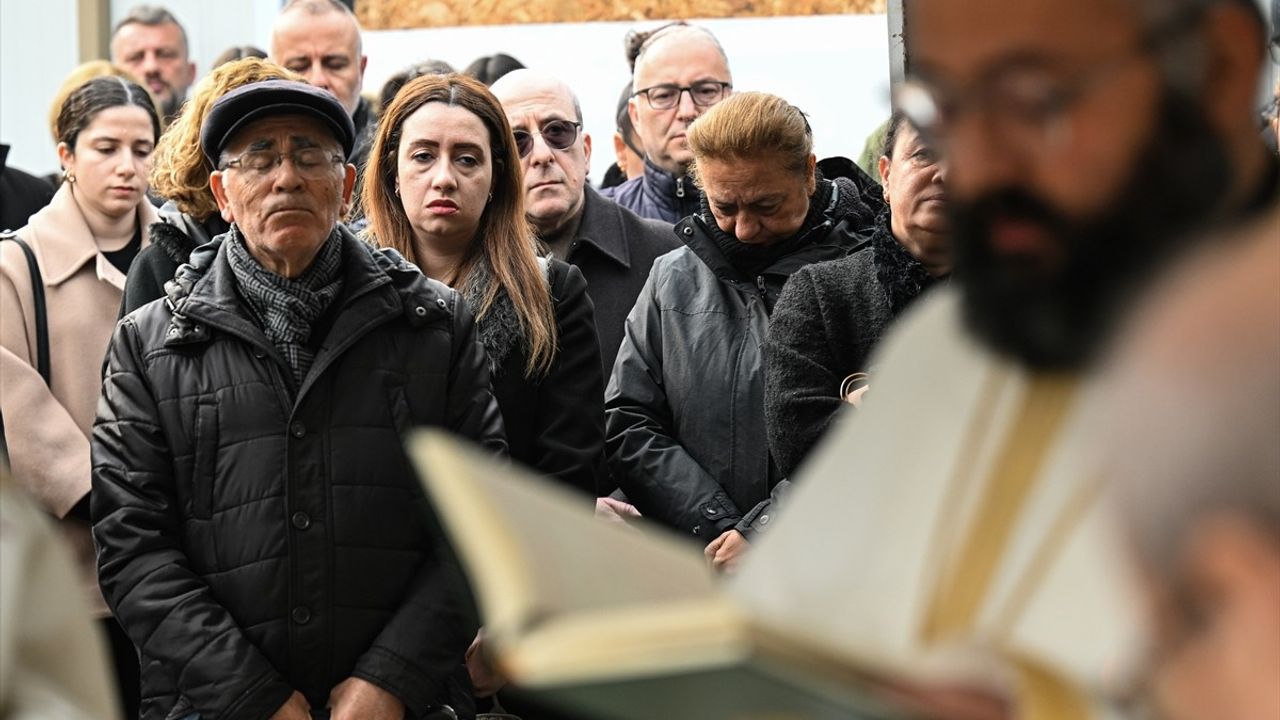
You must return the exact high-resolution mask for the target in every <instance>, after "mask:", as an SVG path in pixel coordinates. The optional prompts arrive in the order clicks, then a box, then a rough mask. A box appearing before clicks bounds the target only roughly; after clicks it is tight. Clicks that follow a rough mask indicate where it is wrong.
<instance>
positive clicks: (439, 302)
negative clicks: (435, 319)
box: [436, 298, 449, 310]
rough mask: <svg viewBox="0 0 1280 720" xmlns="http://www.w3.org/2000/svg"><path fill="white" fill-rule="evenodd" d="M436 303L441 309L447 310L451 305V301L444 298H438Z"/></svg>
mask: <svg viewBox="0 0 1280 720" xmlns="http://www.w3.org/2000/svg"><path fill="white" fill-rule="evenodd" d="M436 305H439V306H440V309H441V310H445V309H447V308H448V307H449V303H447V302H445V301H444V298H436Z"/></svg>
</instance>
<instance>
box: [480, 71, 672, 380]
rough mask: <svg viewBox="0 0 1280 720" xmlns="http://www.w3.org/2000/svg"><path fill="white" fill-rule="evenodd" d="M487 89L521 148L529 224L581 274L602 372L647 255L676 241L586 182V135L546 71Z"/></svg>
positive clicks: (561, 87) (608, 366)
mask: <svg viewBox="0 0 1280 720" xmlns="http://www.w3.org/2000/svg"><path fill="white" fill-rule="evenodd" d="M491 89H492V90H493V94H494V95H496V96H497V98H498V100H499V101H500V102H501V103H502V106H503V108H505V109H506V112H507V119H508V120H509V121H510V122H511V130H512V132H514V133H515V136H516V145H517V147H518V148H519V150H520V164H521V167H522V168H523V169H524V191H525V214H526V216H527V217H528V219H529V223H530V224H531V225H532V226H533V227H534V229H535V230H536V231H537V233H538V237H539V238H540V239H541V240H542V242H543V243H545V244H546V245H547V246H548V247H549V248H550V249H551V251H552V252H553V253H555V255H556V257H559V258H561V259H563V260H565V261H567V262H571V263H573V264H574V265H577V266H578V268H579V269H580V270H582V275H583V277H585V278H586V279H587V294H588V295H589V296H590V297H591V302H592V303H593V304H594V305H595V311H596V312H595V318H596V331H597V333H598V334H599V336H600V356H601V360H602V361H603V362H604V373H605V377H608V376H609V373H610V372H611V371H612V370H613V360H614V358H615V357H616V356H617V354H618V348H619V347H620V346H621V345H622V333H623V324H624V323H625V322H626V319H627V313H629V312H630V311H631V306H632V305H634V304H635V302H636V298H637V297H638V296H639V295H640V289H641V288H642V287H644V283H645V280H646V279H648V277H649V269H650V267H652V266H653V261H654V259H655V258H657V257H658V256H659V255H662V254H664V253H666V252H668V251H670V250H674V249H675V248H676V247H678V246H679V242H678V241H677V240H676V236H675V233H674V232H672V230H671V227H670V226H669V225H666V224H665V223H662V222H657V221H652V220H643V219H641V218H640V217H639V216H637V215H636V214H635V213H633V212H631V211H630V210H627V209H626V208H623V207H620V206H618V205H616V204H614V203H611V202H609V201H608V200H605V199H604V198H602V197H601V196H600V193H598V192H596V191H595V190H594V189H593V188H591V187H590V186H588V185H587V168H588V167H589V165H590V162H591V136H590V135H589V134H587V133H586V131H585V130H584V129H583V127H582V110H581V107H580V106H579V104H578V98H577V96H576V95H575V94H574V92H573V90H572V89H570V88H569V86H568V85H565V84H564V83H563V82H561V81H560V80H559V79H557V78H555V77H552V76H551V75H547V74H545V73H540V72H536V71H533V70H516V71H514V72H511V73H508V74H507V75H504V76H503V77H502V78H500V79H499V80H498V81H497V82H495V83H494V84H493V87H492V88H491Z"/></svg>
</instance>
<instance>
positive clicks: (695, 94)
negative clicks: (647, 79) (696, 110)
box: [631, 80, 733, 110]
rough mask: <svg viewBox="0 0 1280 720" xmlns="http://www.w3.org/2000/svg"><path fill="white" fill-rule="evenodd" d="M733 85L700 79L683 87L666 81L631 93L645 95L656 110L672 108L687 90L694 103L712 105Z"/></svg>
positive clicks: (632, 95) (699, 105)
mask: <svg viewBox="0 0 1280 720" xmlns="http://www.w3.org/2000/svg"><path fill="white" fill-rule="evenodd" d="M731 87H733V84H732V83H727V82H721V81H719V80H699V81H698V82H696V83H694V84H692V85H686V86H683V87H681V86H680V85H673V84H671V83H664V84H662V85H653V86H651V87H647V88H645V89H643V90H637V91H636V92H634V93H632V94H631V97H635V96H636V95H644V96H645V99H646V100H648V101H649V107H651V108H653V109H654V110H670V109H671V108H673V107H675V106H676V105H679V104H680V96H681V95H682V94H683V93H686V92H687V93H689V99H690V100H692V101H693V104H694V105H697V106H698V107H711V106H712V105H715V104H716V103H718V102H720V101H721V100H723V99H724V94H725V92H726V91H728V90H729V88H731Z"/></svg>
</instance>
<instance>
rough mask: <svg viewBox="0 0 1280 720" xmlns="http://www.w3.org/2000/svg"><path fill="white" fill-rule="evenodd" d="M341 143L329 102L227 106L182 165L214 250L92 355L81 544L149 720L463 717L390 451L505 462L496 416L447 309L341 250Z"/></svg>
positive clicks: (482, 372) (442, 616)
mask: <svg viewBox="0 0 1280 720" xmlns="http://www.w3.org/2000/svg"><path fill="white" fill-rule="evenodd" d="M353 143H354V131H353V129H352V125H351V118H350V116H349V115H348V114H347V112H346V110H345V109H344V108H343V107H342V105H340V104H339V103H338V102H337V101H336V100H335V99H334V98H333V96H332V95H330V94H329V93H327V92H325V91H323V90H319V89H316V88H312V87H310V86H307V85H304V84H301V83H294V82H288V81H267V82H261V83H256V84H253V85H248V86H245V87H243V88H240V89H238V90H235V91H233V92H231V93H228V94H227V95H226V96H224V97H223V98H221V99H220V100H219V101H218V102H217V104H215V106H214V107H213V109H212V110H211V111H210V113H209V116H208V118H207V119H206V121H205V125H204V127H203V129H202V132H201V144H202V146H203V151H204V153H205V155H206V156H207V157H208V158H209V160H210V162H211V163H212V165H213V166H214V167H216V168H218V169H217V171H216V172H214V173H213V174H212V176H211V177H210V184H211V186H212V188H213V192H214V194H215V196H216V197H217V199H218V205H219V207H220V208H221V210H222V215H223V217H224V218H225V219H226V220H227V221H228V222H229V223H231V230H230V232H228V233H226V234H224V235H221V236H219V237H218V238H217V239H215V240H214V242H212V243H210V244H209V245H206V246H204V247H203V248H200V249H198V250H197V251H196V253H195V254H194V255H193V256H192V258H191V262H190V264H189V265H185V266H183V267H182V268H180V269H179V270H178V273H177V276H176V277H175V278H174V280H173V281H172V282H171V283H169V286H168V287H167V293H168V296H167V297H166V298H164V299H161V300H157V301H156V302H153V303H151V304H150V305H147V306H144V307H143V308H141V309H139V310H137V311H136V312H134V313H132V314H130V315H128V316H127V317H125V318H124V320H123V321H122V322H121V324H120V326H119V328H118V329H117V331H116V334H115V336H114V338H113V339H112V341H111V346H110V348H109V350H108V355H107V367H106V380H105V383H104V387H103V398H102V401H101V404H100V407H99V415H98V419H97V422H96V424H95V427H94V432H93V494H92V501H91V502H92V510H93V517H94V528H93V529H94V537H95V539H96V541H97V543H98V547H99V554H98V564H99V573H100V576H101V579H102V587H103V591H104V593H105V595H106V597H107V602H108V603H109V604H110V605H111V607H112V609H113V610H114V612H115V616H116V617H117V618H118V619H119V620H120V622H121V624H122V625H123V626H124V628H125V630H126V631H127V632H128V634H129V636H130V637H131V638H132V639H133V641H134V643H135V644H136V645H137V647H138V650H139V653H140V655H141V662H142V697H143V711H142V717H143V718H146V719H150V718H155V719H156V720H163V719H165V718H184V719H185V718H254V719H260V718H261V719H266V718H278V719H281V720H284V719H290V720H292V719H295V718H296V719H302V718H310V717H311V716H312V713H316V714H317V715H318V716H330V715H329V713H331V717H332V718H333V719H334V720H348V719H350V720H354V719H356V718H359V719H360V720H382V719H384V718H385V719H388V720H390V719H392V718H394V719H395V720H400V718H432V717H437V716H439V717H445V716H446V714H447V713H448V712H449V711H448V710H447V709H446V708H445V707H444V706H445V705H452V704H454V703H453V701H452V700H451V695H452V696H454V697H457V696H461V695H464V694H465V693H464V692H452V693H451V691H452V690H456V689H457V687H456V685H455V684H454V683H455V680H454V678H455V677H456V673H457V672H458V671H459V670H460V669H461V668H462V659H463V655H464V653H465V651H466V649H467V645H468V644H469V643H470V642H471V639H472V638H474V637H475V633H476V624H477V620H476V617H475V610H474V607H473V605H472V601H471V598H470V595H469V592H468V589H467V587H466V584H465V581H464V580H463V578H462V576H461V573H460V570H459V567H458V565H457V562H456V559H454V557H453V555H452V553H451V551H450V550H449V548H448V546H447V545H446V544H445V543H444V541H443V538H442V533H441V531H440V528H439V526H438V524H437V522H436V520H435V517H434V515H433V514H432V512H431V510H430V508H429V506H428V504H427V501H426V500H425V498H424V496H423V494H422V492H421V491H420V489H419V487H418V485H417V483H416V481H415V478H414V475H413V473H412V471H411V469H410V464H409V462H408V461H407V459H406V455H405V451H404V449H403V447H402V443H401V436H402V434H403V433H404V432H405V431H406V430H408V429H409V428H410V427H411V426H414V425H419V424H427V425H437V426H442V427H445V428H448V429H451V430H453V431H454V432H456V433H458V434H460V435H463V436H466V437H469V438H471V439H473V440H475V441H478V442H480V443H483V444H485V445H487V446H489V447H490V448H492V449H494V450H496V451H501V450H502V449H503V448H504V446H505V442H504V440H503V431H502V421H501V416H500V414H499V412H498V409H497V406H496V404H495V403H494V400H493V397H492V394H491V392H490V386H489V375H488V370H487V367H488V364H487V361H486V360H485V358H484V355H483V351H482V350H481V349H480V345H479V344H478V343H477V341H476V336H475V330H474V326H473V322H472V318H471V317H470V316H469V315H468V313H467V310H466V309H465V306H464V305H463V304H462V303H461V302H459V296H458V295H457V293H455V292H453V291H452V290H450V289H449V288H448V287H446V286H444V285H442V284H440V283H437V282H435V281H432V280H430V279H428V278H426V277H424V276H423V275H422V274H421V273H420V272H419V271H418V270H417V269H416V268H414V267H413V266H412V265H409V264H408V263H406V262H405V261H404V260H403V259H402V258H400V256H398V255H396V254H395V253H394V252H392V251H386V250H373V249H370V248H369V247H368V246H367V245H366V244H364V243H362V242H360V241H358V240H357V239H356V238H355V237H354V236H352V235H351V233H350V232H349V231H347V230H346V229H345V228H344V227H343V226H342V225H340V224H339V222H338V218H339V217H341V215H342V213H343V211H344V210H345V209H346V208H347V205H348V203H349V202H350V200H351V188H352V186H353V184H354V182H355V169H354V168H353V167H352V166H351V165H349V164H347V162H346V158H347V157H348V155H349V154H350V153H351V149H352V145H353ZM325 708H327V709H328V710H327V712H326V710H325ZM461 710H462V713H463V714H465V712H466V711H465V708H461Z"/></svg>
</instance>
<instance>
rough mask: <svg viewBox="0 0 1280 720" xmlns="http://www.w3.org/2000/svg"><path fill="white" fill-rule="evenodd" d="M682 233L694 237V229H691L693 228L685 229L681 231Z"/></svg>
mask: <svg viewBox="0 0 1280 720" xmlns="http://www.w3.org/2000/svg"><path fill="white" fill-rule="evenodd" d="M681 232H683V233H684V234H685V235H692V234H693V228H691V227H686V228H684V229H683V230H681Z"/></svg>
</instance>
